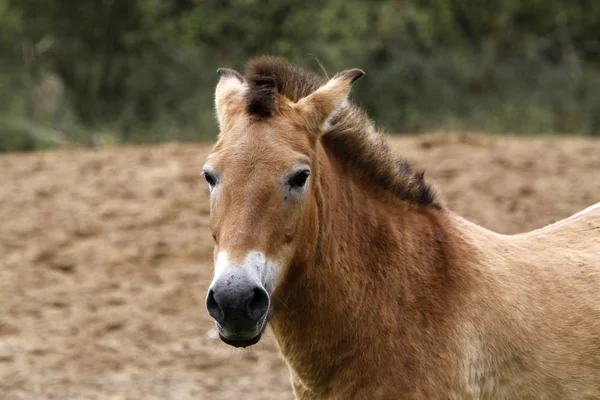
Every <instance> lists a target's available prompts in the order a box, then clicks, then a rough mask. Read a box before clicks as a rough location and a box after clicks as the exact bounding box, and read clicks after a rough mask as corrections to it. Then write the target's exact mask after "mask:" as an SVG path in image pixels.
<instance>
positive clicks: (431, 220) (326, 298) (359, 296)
mask: <svg viewBox="0 0 600 400" xmlns="http://www.w3.org/2000/svg"><path fill="white" fill-rule="evenodd" d="M317 179H318V180H319V182H318V183H319V185H318V189H317V190H316V193H315V204H314V207H309V211H310V213H309V215H308V218H307V219H308V220H309V221H316V222H315V223H309V224H308V225H307V226H309V227H310V229H307V232H305V234H306V235H307V236H312V238H313V240H307V241H306V243H314V246H312V247H311V248H308V249H299V254H304V255H306V254H310V255H311V256H309V257H306V256H302V257H299V260H301V261H297V263H296V264H300V265H295V266H293V268H294V269H295V270H296V271H301V273H299V274H298V275H297V276H296V277H295V279H294V281H293V283H291V284H289V285H287V286H285V287H284V289H283V290H282V291H281V292H280V293H281V294H278V296H279V297H280V300H281V301H280V302H275V303H274V306H275V307H276V311H275V314H274V318H273V320H272V325H271V326H272V328H273V332H274V333H275V336H276V338H277V341H278V344H279V346H280V350H281V352H282V354H283V356H284V358H285V359H286V361H287V362H288V364H289V366H290V368H291V369H292V375H293V376H295V377H296V381H299V382H302V383H303V384H304V385H307V386H309V387H311V388H313V389H314V390H316V388H321V389H322V390H326V389H325V388H326V387H328V385H329V384H330V381H331V380H332V379H334V377H333V375H334V374H341V373H343V372H342V371H343V369H345V368H351V367H350V366H351V365H352V364H353V362H357V363H359V365H361V364H362V366H363V367H365V368H369V364H371V365H370V366H374V364H377V363H381V362H386V361H385V360H382V355H383V354H388V353H389V352H390V351H395V350H397V349H393V348H392V347H393V346H396V345H398V343H402V342H403V338H402V336H406V335H410V336H412V337H418V335H420V334H424V333H425V332H426V331H427V329H430V324H431V323H435V318H438V317H439V318H440V319H443V318H444V316H445V315H447V314H448V310H447V309H446V308H444V307H445V305H446V304H448V302H446V301H445V299H444V298H445V297H449V296H451V295H452V293H451V291H452V282H453V278H454V271H452V268H453V266H452V262H451V257H452V254H453V252H452V249H451V248H450V246H449V245H448V243H449V240H448V234H449V233H448V231H447V230H446V227H445V222H444V221H445V219H444V215H445V214H444V213H445V212H444V211H441V210H435V209H430V208H426V207H422V206H417V205H411V204H407V203H404V202H402V201H400V200H398V199H396V198H394V197H393V196H392V195H391V194H389V193H387V192H384V191H383V190H382V189H379V188H372V189H369V190H366V186H365V183H364V182H361V180H360V178H359V177H357V176H353V173H352V171H348V170H345V169H344V168H343V167H342V165H341V164H336V163H335V160H327V161H323V162H322V163H321V164H320V171H319V172H318V177H317ZM277 303H281V305H280V306H277ZM422 310H426V312H427V315H428V318H431V320H428V321H425V322H424V321H423V315H422V313H423V312H422ZM415 314H417V316H416V317H415ZM415 321H419V322H415ZM418 323H421V324H422V325H419V326H414V325H415V324H418ZM415 335H416V336H415ZM366 346H368V347H370V349H366V348H365V347H366ZM412 350H415V349H412ZM383 358H384V359H385V357H383ZM371 378H372V377H371Z"/></svg>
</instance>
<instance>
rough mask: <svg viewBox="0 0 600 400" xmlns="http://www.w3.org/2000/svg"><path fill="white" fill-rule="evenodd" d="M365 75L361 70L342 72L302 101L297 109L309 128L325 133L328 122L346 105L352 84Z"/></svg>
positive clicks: (297, 104) (298, 103)
mask: <svg viewBox="0 0 600 400" xmlns="http://www.w3.org/2000/svg"><path fill="white" fill-rule="evenodd" d="M364 75H365V73H364V71H363V70H360V69H350V70H347V71H343V72H340V73H338V74H336V75H335V76H334V77H333V78H331V79H330V80H329V82H327V83H326V84H325V85H323V86H321V87H320V88H319V89H317V90H315V91H314V92H313V93H311V94H310V95H308V96H306V97H304V98H303V99H300V100H299V101H298V102H297V103H296V105H295V107H296V108H297V109H298V111H299V112H300V114H301V115H302V120H303V122H304V123H305V124H306V125H307V128H309V129H311V130H314V131H318V132H320V133H322V132H324V131H325V130H326V127H327V122H328V121H329V120H330V119H331V118H332V117H333V116H334V115H335V114H336V113H337V112H338V111H339V109H340V108H342V107H343V106H344V104H346V101H347V100H348V94H349V93H350V88H351V87H352V84H353V83H354V82H356V81H357V80H359V79H360V78H362V77H363V76H364Z"/></svg>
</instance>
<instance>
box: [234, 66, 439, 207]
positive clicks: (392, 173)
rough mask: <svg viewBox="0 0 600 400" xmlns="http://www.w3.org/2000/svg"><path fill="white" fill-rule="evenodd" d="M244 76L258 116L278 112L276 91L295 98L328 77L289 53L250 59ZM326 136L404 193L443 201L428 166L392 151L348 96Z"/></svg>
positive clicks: (417, 200)
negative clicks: (300, 63)
mask: <svg viewBox="0 0 600 400" xmlns="http://www.w3.org/2000/svg"><path fill="white" fill-rule="evenodd" d="M245 80H246V82H247V84H248V91H247V92H246V106H247V112H248V113H249V114H251V115H254V116H256V117H259V118H268V117H270V116H271V115H273V113H276V112H277V103H276V99H275V93H279V94H281V95H283V96H285V97H287V98H288V99H290V100H292V101H294V102H296V101H298V100H300V99H301V98H303V97H306V96H308V95H309V94H311V93H312V92H313V91H315V90H316V89H318V88H319V87H320V86H322V85H323V84H324V83H325V82H326V81H325V80H324V79H322V78H320V77H319V76H317V75H315V74H313V73H312V72H310V71H308V70H305V69H302V68H299V67H297V66H294V65H292V64H291V63H289V62H288V61H287V60H285V59H284V58H281V57H266V56H263V57H257V58H254V59H252V60H251V61H250V62H249V63H248V67H247V70H246V77H245ZM321 139H322V143H323V145H324V146H325V147H326V148H327V150H328V151H329V152H331V153H332V154H334V155H335V156H336V157H338V158H340V159H342V160H344V161H345V162H347V163H349V164H351V165H354V166H355V167H356V168H357V169H359V170H360V171H361V172H362V173H363V174H364V175H365V177H366V178H367V179H369V180H371V181H372V182H373V183H374V184H377V185H379V186H380V187H383V188H384V189H386V190H389V191H390V192H392V193H393V194H394V195H395V196H396V197H398V198H399V199H401V200H405V201H407V202H409V203H413V204H419V205H425V206H432V207H437V208H439V207H440V202H439V199H438V198H437V195H436V193H435V191H434V190H433V188H432V187H431V186H429V185H428V184H427V183H426V182H425V179H424V172H422V171H415V170H413V168H412V166H411V165H410V163H409V162H408V161H406V160H405V159H403V158H400V157H397V156H395V155H394V154H393V153H392V151H391V149H390V147H389V145H388V143H387V142H386V140H385V136H384V134H383V133H382V132H380V131H378V130H377V129H376V128H375V126H374V124H373V122H372V121H371V120H370V119H369V117H368V115H367V113H366V112H365V111H364V110H362V109H361V108H359V107H357V106H355V105H353V104H351V103H350V102H347V104H346V105H345V106H343V107H342V108H341V109H340V110H339V111H338V112H337V113H336V114H335V115H334V116H333V117H332V118H331V119H330V121H329V123H328V125H327V128H326V131H325V133H324V134H323V136H322V138H321Z"/></svg>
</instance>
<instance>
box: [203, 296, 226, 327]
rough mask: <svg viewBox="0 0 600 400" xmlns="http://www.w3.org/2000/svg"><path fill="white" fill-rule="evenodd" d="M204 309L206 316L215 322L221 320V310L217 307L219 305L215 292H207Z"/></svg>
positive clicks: (222, 314)
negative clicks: (206, 312) (206, 311)
mask: <svg viewBox="0 0 600 400" xmlns="http://www.w3.org/2000/svg"><path fill="white" fill-rule="evenodd" d="M206 309H207V310H208V314H209V315H210V316H211V317H213V318H214V319H216V320H217V321H221V320H222V319H223V316H224V313H223V310H222V309H221V306H219V303H217V300H216V299H215V291H214V290H212V289H210V290H209V291H208V296H207V297H206Z"/></svg>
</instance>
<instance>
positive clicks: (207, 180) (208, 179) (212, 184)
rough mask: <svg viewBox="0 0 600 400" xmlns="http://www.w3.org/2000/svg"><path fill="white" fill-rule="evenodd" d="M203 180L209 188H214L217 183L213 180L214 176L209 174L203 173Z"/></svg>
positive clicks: (215, 179)
mask: <svg viewBox="0 0 600 400" xmlns="http://www.w3.org/2000/svg"><path fill="white" fill-rule="evenodd" d="M204 178H205V179H206V182H208V184H209V185H210V186H215V184H216V183H217V178H215V176H214V175H213V174H211V173H209V172H206V171H205V172H204Z"/></svg>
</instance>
